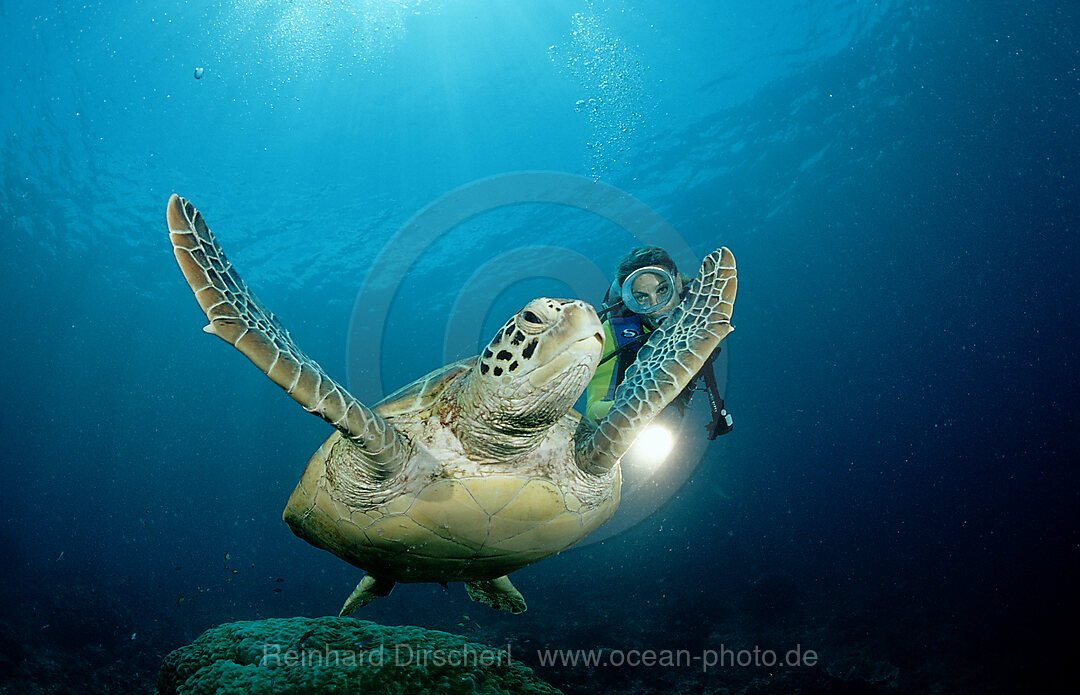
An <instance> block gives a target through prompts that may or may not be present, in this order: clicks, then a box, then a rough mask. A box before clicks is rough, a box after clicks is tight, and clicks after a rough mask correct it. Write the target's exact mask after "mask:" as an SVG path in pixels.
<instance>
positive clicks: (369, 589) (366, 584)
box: [338, 574, 394, 618]
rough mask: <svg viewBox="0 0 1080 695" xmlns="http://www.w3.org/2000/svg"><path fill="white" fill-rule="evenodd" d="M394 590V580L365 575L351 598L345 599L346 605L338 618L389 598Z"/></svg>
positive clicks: (350, 595)
mask: <svg viewBox="0 0 1080 695" xmlns="http://www.w3.org/2000/svg"><path fill="white" fill-rule="evenodd" d="M393 589H394V581H393V580H392V579H377V578H375V577H372V576H371V575H370V574H365V575H364V578H363V579H361V580H360V583H359V584H357V585H356V588H355V589H353V592H352V593H351V594H349V598H347V599H345V605H343V606H342V607H341V612H340V613H338V617H339V618H344V617H345V616H347V615H351V614H352V613H353V612H354V611H355V610H356V609H357V608H361V607H363V606H366V605H368V604H369V603H371V602H372V601H374V600H375V599H377V598H380V597H382V596H389V595H390V592H391V591H393Z"/></svg>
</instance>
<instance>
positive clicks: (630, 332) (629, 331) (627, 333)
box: [622, 328, 638, 338]
mask: <svg viewBox="0 0 1080 695" xmlns="http://www.w3.org/2000/svg"><path fill="white" fill-rule="evenodd" d="M622 337H624V338H636V337H638V332H637V331H635V330H634V329H633V328H624V329H623V331H622Z"/></svg>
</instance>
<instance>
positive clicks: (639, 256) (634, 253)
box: [615, 246, 679, 286]
mask: <svg viewBox="0 0 1080 695" xmlns="http://www.w3.org/2000/svg"><path fill="white" fill-rule="evenodd" d="M650 265H658V266H660V267H661V268H663V269H664V270H667V271H668V272H670V273H671V274H672V275H673V276H675V275H678V274H679V269H678V268H677V267H676V266H675V261H674V260H672V258H671V254H669V253H668V252H667V251H665V250H664V249H662V248H660V247H659V246H638V247H637V248H633V249H630V251H628V252H627V254H626V255H625V256H623V257H622V260H620V261H619V264H618V265H617V266H615V279H616V280H617V281H618V283H619V285H620V286H621V285H622V284H623V283H624V282H626V278H628V277H629V276H630V273H632V272H634V271H635V270H637V269H638V268H644V267H646V266H650Z"/></svg>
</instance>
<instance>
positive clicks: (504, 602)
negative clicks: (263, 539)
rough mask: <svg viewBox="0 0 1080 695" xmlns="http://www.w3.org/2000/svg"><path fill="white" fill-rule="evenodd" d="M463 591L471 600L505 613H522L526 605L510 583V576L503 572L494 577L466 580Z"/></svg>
mask: <svg viewBox="0 0 1080 695" xmlns="http://www.w3.org/2000/svg"><path fill="white" fill-rule="evenodd" d="M465 592H466V593H468V594H469V598H471V599H472V600H473V601H479V602H480V603H483V604H486V605H488V606H491V607H492V608H494V609H496V610H500V611H506V612H507V613H515V614H516V613H524V612H525V609H526V607H527V606H526V605H525V597H524V596H522V595H521V592H520V591H518V590H517V588H516V587H515V586H514V585H513V584H511V583H510V578H509V577H507V576H506V575H505V574H504V575H503V576H501V577H496V578H495V579H484V580H481V581H476V582H466V583H465Z"/></svg>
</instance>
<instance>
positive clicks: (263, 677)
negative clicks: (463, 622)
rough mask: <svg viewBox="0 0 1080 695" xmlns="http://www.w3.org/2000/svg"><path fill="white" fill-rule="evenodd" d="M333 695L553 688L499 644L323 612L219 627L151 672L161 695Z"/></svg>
mask: <svg viewBox="0 0 1080 695" xmlns="http://www.w3.org/2000/svg"><path fill="white" fill-rule="evenodd" d="M342 692H363V693H380V694H383V693H385V694H386V695H394V694H396V693H402V694H403V695H404V694H405V693H418V692H431V693H448V694H454V693H461V694H462V695H471V694H472V693H491V694H492V695H495V694H497V693H515V694H523V695H530V694H535V695H547V694H550V693H559V691H558V690H556V689H555V688H553V687H552V686H550V685H548V684H547V683H545V682H543V681H542V680H540V679H539V678H537V677H536V676H535V675H534V674H533V671H532V669H530V668H528V667H527V666H525V665H524V664H521V663H519V662H517V661H515V660H514V659H513V655H512V653H511V650H510V649H509V646H508V645H506V646H504V648H502V649H499V648H495V647H490V646H486V645H482V644H477V643H475V642H470V641H468V640H466V639H464V638H463V637H461V636H459V635H453V634H450V633H448V632H441V631H438V630H428V629H425V628H420V627H411V626H405V627H391V626H385V625H380V624H378V623H373V622H370V621H366V620H355V619H353V618H330V617H325V618H279V619H269V620H251V621H242V622H235V623H227V624H224V625H219V626H218V627H215V628H212V629H210V630H207V631H206V632H204V633H203V634H202V635H201V636H200V637H199V638H198V639H196V640H195V641H194V642H192V643H191V644H189V645H187V646H185V647H181V648H179V649H177V650H175V651H173V652H172V653H170V654H169V655H168V656H167V657H166V658H165V661H164V664H163V665H162V668H161V673H160V676H159V678H158V693H160V694H162V695H174V694H176V695H182V694H185V693H191V694H195V693H250V694H258V693H312V694H317V693H342Z"/></svg>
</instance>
